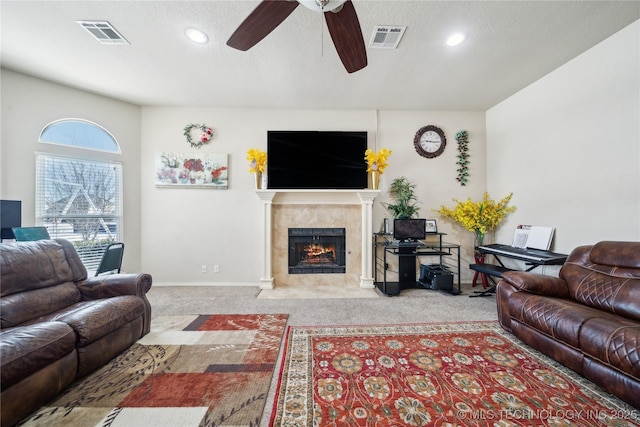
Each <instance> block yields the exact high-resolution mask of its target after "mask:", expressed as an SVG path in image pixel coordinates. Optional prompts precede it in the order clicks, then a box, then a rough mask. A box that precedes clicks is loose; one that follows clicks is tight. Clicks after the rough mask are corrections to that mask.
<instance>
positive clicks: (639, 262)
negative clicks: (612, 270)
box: [589, 241, 640, 277]
mask: <svg viewBox="0 0 640 427" xmlns="http://www.w3.org/2000/svg"><path fill="white" fill-rule="evenodd" d="M589 259H590V260H591V262H593V263H594V264H600V265H610V266H614V267H616V270H618V271H620V270H621V269H627V268H629V269H636V271H635V275H636V277H637V274H638V272H637V269H638V268H640V253H638V242H606V241H605V242H598V243H596V244H595V245H593V248H592V249H591V253H590V254H589Z"/></svg>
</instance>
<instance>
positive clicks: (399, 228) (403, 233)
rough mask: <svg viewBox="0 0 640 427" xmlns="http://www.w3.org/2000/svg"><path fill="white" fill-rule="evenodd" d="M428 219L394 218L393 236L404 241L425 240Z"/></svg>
mask: <svg viewBox="0 0 640 427" xmlns="http://www.w3.org/2000/svg"><path fill="white" fill-rule="evenodd" d="M426 221H427V220H426V219H399V218H396V219H394V220H393V238H394V239H396V240H400V241H402V242H407V241H415V240H424V239H425V238H426V237H427V233H426V231H425V230H426V227H425V226H426Z"/></svg>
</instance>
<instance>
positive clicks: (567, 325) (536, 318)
mask: <svg viewBox="0 0 640 427" xmlns="http://www.w3.org/2000/svg"><path fill="white" fill-rule="evenodd" d="M508 307H509V313H510V315H511V317H512V318H513V319H515V320H517V321H519V322H520V323H524V324H526V325H528V326H529V327H531V328H533V329H535V330H537V331H539V332H541V333H543V334H545V335H548V336H550V337H553V338H555V339H557V340H559V341H561V342H563V343H565V344H566V345H568V346H571V347H573V348H575V349H580V339H579V332H580V329H581V328H582V325H583V324H584V322H585V321H587V320H588V319H591V318H597V317H602V316H603V315H606V313H602V312H601V311H600V310H597V309H595V308H591V307H586V306H584V305H582V304H579V303H576V302H575V301H571V300H567V299H562V298H552V297H546V296H540V295H535V294H529V293H526V292H515V293H513V294H511V295H510V296H509V301H508Z"/></svg>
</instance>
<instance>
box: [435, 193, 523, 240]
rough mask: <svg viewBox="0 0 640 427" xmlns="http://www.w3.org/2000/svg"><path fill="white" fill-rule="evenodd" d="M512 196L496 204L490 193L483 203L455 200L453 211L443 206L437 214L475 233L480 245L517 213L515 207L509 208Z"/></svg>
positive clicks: (485, 195)
mask: <svg viewBox="0 0 640 427" xmlns="http://www.w3.org/2000/svg"><path fill="white" fill-rule="evenodd" d="M511 196H513V193H509V194H508V195H507V196H505V197H504V198H503V199H502V200H500V201H499V202H497V203H496V202H495V201H494V200H492V199H490V198H489V193H487V192H485V193H484V197H483V198H482V201H481V202H474V201H472V200H471V198H468V199H467V200H466V201H464V202H461V201H460V200H458V199H453V200H454V201H455V202H456V206H455V207H454V208H453V209H451V208H448V207H446V206H441V207H440V209H439V210H437V211H436V212H438V213H439V214H440V215H442V216H443V217H445V218H449V219H452V220H454V221H455V222H457V223H459V224H460V225H462V226H463V227H464V228H466V229H467V230H469V231H471V232H473V233H475V235H476V237H477V239H478V243H479V244H482V241H483V239H484V235H485V234H486V233H487V231H491V230H493V229H495V228H496V227H497V226H498V225H499V224H500V222H501V221H502V219H503V218H504V216H505V215H506V214H508V213H511V212H515V210H516V207H515V206H507V205H508V204H509V201H510V200H511Z"/></svg>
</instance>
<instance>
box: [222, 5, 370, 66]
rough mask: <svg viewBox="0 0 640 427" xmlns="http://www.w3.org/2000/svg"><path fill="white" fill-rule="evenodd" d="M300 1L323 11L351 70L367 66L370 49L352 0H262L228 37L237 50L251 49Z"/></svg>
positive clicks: (343, 62) (228, 42)
mask: <svg viewBox="0 0 640 427" xmlns="http://www.w3.org/2000/svg"><path fill="white" fill-rule="evenodd" d="M299 4H302V5H304V6H305V7H307V8H308V9H311V10H313V11H316V12H321V13H324V18H325V21H326V23H327V28H328V29H329V34H330V35H331V40H332V41H333V45H334V46H335V48H336V51H337V52H338V56H339V57H340V60H341V61H342V64H343V65H344V67H345V69H346V70H347V72H348V73H353V72H355V71H358V70H361V69H363V68H364V67H366V66H367V51H366V46H365V43H364V38H363V37H362V29H361V28H360V21H359V20H358V15H357V14H356V10H355V8H354V6H353V3H352V2H351V0H297V1H291V0H290V1H273V0H263V1H262V2H261V3H259V4H258V6H257V7H256V8H255V9H254V10H253V12H251V13H250V14H249V16H247V18H246V19H245V20H244V21H243V22H242V23H241V24H240V26H239V27H238V28H237V29H236V31H235V32H234V33H233V34H232V35H231V37H230V38H229V40H228V41H227V45H228V46H230V47H232V48H235V49H238V50H243V51H246V50H249V49H251V48H252V47H253V46H255V45H256V44H257V43H258V42H260V41H261V40H262V39H263V38H265V37H266V36H268V35H269V33H271V32H272V31H273V30H275V29H276V27H278V26H279V25H280V24H281V23H282V22H283V21H284V20H285V19H287V17H288V16H289V15H291V13H292V12H293V11H294V10H295V9H296V7H298V5H299Z"/></svg>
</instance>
